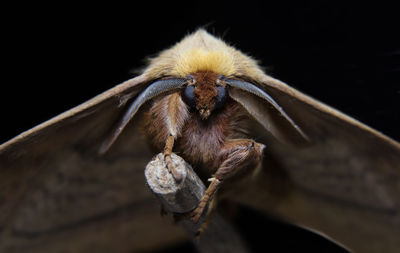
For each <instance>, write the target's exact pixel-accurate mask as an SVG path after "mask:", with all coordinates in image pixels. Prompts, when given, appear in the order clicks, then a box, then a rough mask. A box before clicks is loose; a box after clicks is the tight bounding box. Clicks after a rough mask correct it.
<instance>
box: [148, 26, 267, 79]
mask: <svg viewBox="0 0 400 253" xmlns="http://www.w3.org/2000/svg"><path fill="white" fill-rule="evenodd" d="M202 70H208V71H213V72H215V73H218V74H222V75H225V76H226V77H232V76H246V77H250V78H251V77H255V79H257V78H256V77H259V76H260V75H263V72H262V70H261V69H260V68H259V67H258V65H257V63H256V61H255V60H253V59H252V58H250V57H249V56H246V55H245V54H243V53H242V52H240V51H239V50H237V49H235V48H233V47H231V46H229V45H227V44H226V43H225V42H224V41H222V40H220V39H218V38H216V37H214V36H212V35H210V34H209V33H207V32H206V31H205V30H203V29H200V30H198V31H196V32H195V33H193V34H190V35H188V36H186V37H185V38H184V39H183V40H182V41H180V42H179V43H177V44H176V45H175V46H173V47H172V48H170V49H167V50H164V51H162V52H161V53H160V54H159V55H158V56H157V57H156V58H153V59H151V61H150V65H149V66H148V67H147V68H146V69H145V71H144V72H145V74H148V75H149V76H152V77H155V78H159V77H163V76H175V77H183V78H184V77H186V76H187V75H188V74H191V73H195V72H197V71H202Z"/></svg>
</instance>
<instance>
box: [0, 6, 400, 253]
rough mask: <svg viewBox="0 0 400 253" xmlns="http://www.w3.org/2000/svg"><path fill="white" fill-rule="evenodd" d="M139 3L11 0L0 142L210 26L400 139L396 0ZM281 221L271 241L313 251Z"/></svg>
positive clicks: (304, 236) (284, 76)
mask: <svg viewBox="0 0 400 253" xmlns="http://www.w3.org/2000/svg"><path fill="white" fill-rule="evenodd" d="M142 4H143V3H139V2H134V5H132V4H131V5H126V6H110V5H109V4H107V3H104V4H99V3H97V4H95V5H92V6H82V5H74V6H72V5H61V4H58V5H42V6H41V5H38V4H34V5H33V4H32V5H25V4H21V5H20V6H18V5H15V6H10V7H7V8H4V9H3V12H5V13H6V14H9V15H7V17H3V21H2V27H3V29H2V41H3V47H2V51H3V52H2V63H3V65H6V67H5V68H3V75H2V76H1V78H2V83H1V89H0V90H1V94H0V103H1V104H0V106H1V107H0V108H1V111H0V112H1V118H0V119H1V132H0V143H1V142H4V141H6V140H8V139H10V138H12V137H13V136H15V135H17V134H19V133H20V132H22V131H24V130H27V129H29V128H31V127H33V126H35V125H37V124H39V123H41V122H43V121H45V120H47V119H49V118H51V117H53V116H55V115H57V114H59V113H61V112H63V111H65V110H67V109H70V108H72V107H74V106H76V105H78V104H80V103H82V102H84V101H86V100H87V99H89V98H91V97H93V96H95V95H97V94H99V93H100V92H102V91H105V90H106V89H108V88H111V87H113V86H114V85H116V84H118V83H120V82H122V81H124V80H126V79H129V78H131V77H133V76H134V75H133V74H132V73H131V70H134V69H137V68H139V67H142V66H143V64H144V61H143V60H144V58H145V57H146V56H149V55H154V54H155V53H157V52H158V51H160V50H162V49H164V48H167V47H169V46H172V45H173V44H174V43H175V42H177V41H179V40H180V39H181V38H182V37H183V36H184V35H187V34H188V33H190V32H193V31H194V30H196V28H198V27H204V26H205V27H206V29H207V30H208V31H209V32H211V33H213V34H215V35H217V36H222V37H223V38H224V39H225V40H226V41H228V42H229V43H230V44H232V45H234V46H236V47H237V48H239V49H241V50H242V51H243V52H245V53H247V54H249V55H251V56H253V57H255V58H256V59H258V60H260V61H261V63H262V65H263V66H264V67H266V68H267V72H268V73H270V74H271V75H272V76H274V77H276V78H278V79H281V80H283V81H285V82H286V83H288V84H290V85H291V86H293V87H295V88H297V89H298V90H300V91H303V92H305V93H306V94H309V95H311V96H313V97H315V98H317V99H319V100H320V101H323V102H325V103H327V104H329V105H331V106H333V107H335V108H337V109H339V110H341V111H342V112H345V113H346V114H348V115H350V116H352V117H354V118H356V119H358V120H360V121H361V122H364V123H366V124H367V125H369V126H372V127H373V128H375V129H377V130H379V131H382V132H383V133H385V134H387V135H389V136H391V137H393V138H394V139H396V140H400V134H399V131H398V129H400V123H399V122H400V113H399V108H400V46H399V45H400V44H399V39H398V38H397V34H398V32H399V31H398V27H399V24H400V22H399V18H398V15H397V13H396V12H397V8H395V6H391V5H387V4H386V3H384V2H381V1H379V2H375V3H360V4H358V3H354V2H353V3H352V4H348V3H343V4H340V3H338V2H336V1H315V2H304V1H293V2H283V1H260V2H252V1H242V2H240V3H235V2H229V3H224V4H222V3H220V2H217V1H214V2H211V3H210V2H200V1H199V2H179V3H176V4H171V3H161V4H160V3H157V2H153V1H152V2H149V3H146V2H145V3H144V5H142ZM266 222H268V221H266ZM249 224H251V222H249ZM274 224H275V223H269V225H270V226H271V227H272V228H273V229H271V231H275V232H273V233H270V236H272V237H271V238H270V241H271V243H272V244H270V245H269V247H270V248H274V247H276V248H277V249H280V250H282V251H283V252H285V251H286V250H290V249H297V250H301V249H304V250H307V251H308V252H314V251H313V249H314V248H313V245H316V244H317V243H316V241H314V239H313V238H314V237H308V233H305V232H304V233H301V232H299V233H300V235H299V234H296V233H295V235H294V236H292V237H290V236H288V238H284V237H285V236H284V235H285V234H288V235H289V234H291V232H290V231H292V232H293V230H290V229H293V228H288V227H286V226H284V225H282V226H279V225H277V224H275V225H277V226H276V227H275V226H274ZM279 228H280V229H281V230H279ZM285 229H286V230H285ZM280 231H282V233H281V232H280ZM274 235H275V236H274ZM264 240H266V239H264ZM315 240H317V239H315ZM296 242H297V244H296ZM273 243H275V244H273ZM187 247H188V246H187ZM280 247H283V248H280ZM285 247H286V248H285ZM302 247H303V248H302ZM324 247H326V248H325V249H326V250H330V249H331V248H332V247H331V246H330V245H329V244H327V245H325V246H324ZM184 248H185V246H182V247H181V248H179V249H184ZM332 250H335V249H332ZM260 252H262V251H260ZM277 252H280V251H279V250H278V251H277ZM315 252H318V250H316V251H315ZM325 252H328V251H325ZM332 252H336V251H332ZM337 252H340V251H337Z"/></svg>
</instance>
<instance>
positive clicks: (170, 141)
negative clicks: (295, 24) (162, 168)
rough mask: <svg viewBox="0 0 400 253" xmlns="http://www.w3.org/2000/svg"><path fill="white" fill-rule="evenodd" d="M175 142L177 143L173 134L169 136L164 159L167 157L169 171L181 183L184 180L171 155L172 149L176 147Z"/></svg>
mask: <svg viewBox="0 0 400 253" xmlns="http://www.w3.org/2000/svg"><path fill="white" fill-rule="evenodd" d="M174 142H175V138H174V136H173V135H172V134H169V135H168V138H167V141H166V142H165V148H164V157H165V162H166V163H167V168H168V171H169V172H170V173H171V174H172V175H173V177H174V178H175V180H176V181H177V182H180V181H181V180H182V174H181V173H179V172H178V171H177V170H176V169H175V166H174V165H173V164H172V159H171V153H172V148H173V147H174Z"/></svg>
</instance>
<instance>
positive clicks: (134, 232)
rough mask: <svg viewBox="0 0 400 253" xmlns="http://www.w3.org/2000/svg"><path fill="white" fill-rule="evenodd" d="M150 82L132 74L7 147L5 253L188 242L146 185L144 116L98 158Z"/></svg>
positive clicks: (0, 218) (2, 190)
mask: <svg viewBox="0 0 400 253" xmlns="http://www.w3.org/2000/svg"><path fill="white" fill-rule="evenodd" d="M146 83H148V79H147V77H146V76H139V77H137V78H134V79H131V80H129V81H127V82H125V83H123V84H121V85H119V86H116V87H115V88H113V89H110V90H109V91H106V92H105V93H103V94H101V95H99V96H97V97H95V98H93V99H92V100H89V101H88V102H86V103H84V104H82V105H80V106H78V107H76V108H73V109H71V110H69V111H67V112H65V113H63V114H61V115H59V116H57V117H55V118H53V119H51V120H49V121H47V122H45V123H43V124H41V125H39V126H37V127H35V128H33V129H31V130H28V131H27V132H25V133H22V134H21V135H19V136H17V137H15V138H14V139H12V140H10V141H9V142H7V143H5V144H3V145H1V146H0V252H61V251H63V250H64V251H68V252H89V251H94V252H128V251H134V252H136V251H140V250H150V249H154V248H159V247H162V246H163V245H166V244H170V243H174V242H177V241H179V240H182V238H183V236H184V235H183V234H182V233H181V232H180V230H178V228H177V227H175V226H172V225H171V224H169V223H168V222H166V221H165V220H162V219H161V217H160V215H159V204H158V202H157V201H155V200H154V198H153V197H152V195H151V193H150V191H149V190H148V189H147V188H146V185H145V180H144V175H143V170H144V168H145V165H146V164H147V162H148V161H149V160H150V159H151V156H152V155H151V153H150V152H149V151H148V150H147V147H146V145H143V140H142V139H141V138H142V137H141V135H140V134H139V133H138V130H137V124H135V122H137V121H136V120H133V122H132V124H130V125H129V127H128V128H129V129H127V130H126V131H124V133H123V134H122V136H121V138H120V139H119V140H118V141H117V142H116V144H115V146H113V148H111V150H110V151H109V153H107V154H106V155H104V156H102V157H99V156H98V155H97V149H98V148H99V146H100V143H101V141H102V140H103V139H104V137H105V136H106V135H107V134H108V133H109V131H110V130H111V128H112V124H113V123H114V122H115V120H116V119H117V118H118V117H119V116H121V110H122V108H121V107H119V104H120V102H121V101H122V102H123V101H124V100H126V98H127V97H131V96H134V95H136V94H137V92H139V91H140V90H141V89H142V88H143V87H144V86H145V84H146ZM154 228H156V229H154ZM146 238H153V240H152V241H149V240H147V239H146Z"/></svg>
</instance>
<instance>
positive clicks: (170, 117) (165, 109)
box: [151, 93, 189, 182]
mask: <svg viewBox="0 0 400 253" xmlns="http://www.w3.org/2000/svg"><path fill="white" fill-rule="evenodd" d="M151 113H152V114H153V115H154V119H153V120H155V121H156V122H157V124H156V125H155V127H154V129H153V131H154V134H155V135H156V136H157V135H158V134H159V133H162V134H160V135H159V136H160V141H161V142H164V141H165V146H164V157H165V162H166V164H167V168H168V170H169V172H170V173H171V174H172V175H173V177H174V178H175V180H176V181H178V182H179V181H181V180H182V175H181V174H180V173H178V172H177V171H176V169H175V168H174V166H173V164H172V160H171V153H172V150H173V147H174V142H175V140H176V139H177V138H178V137H179V136H180V134H181V131H182V127H183V126H184V124H185V122H186V120H187V118H188V117H189V112H188V108H187V106H186V104H185V103H184V102H183V101H182V98H181V96H180V94H179V93H173V94H171V95H168V96H166V97H164V98H162V99H161V100H160V101H159V102H158V103H157V104H156V105H155V106H154V108H152V109H151ZM164 138H165V139H164Z"/></svg>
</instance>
